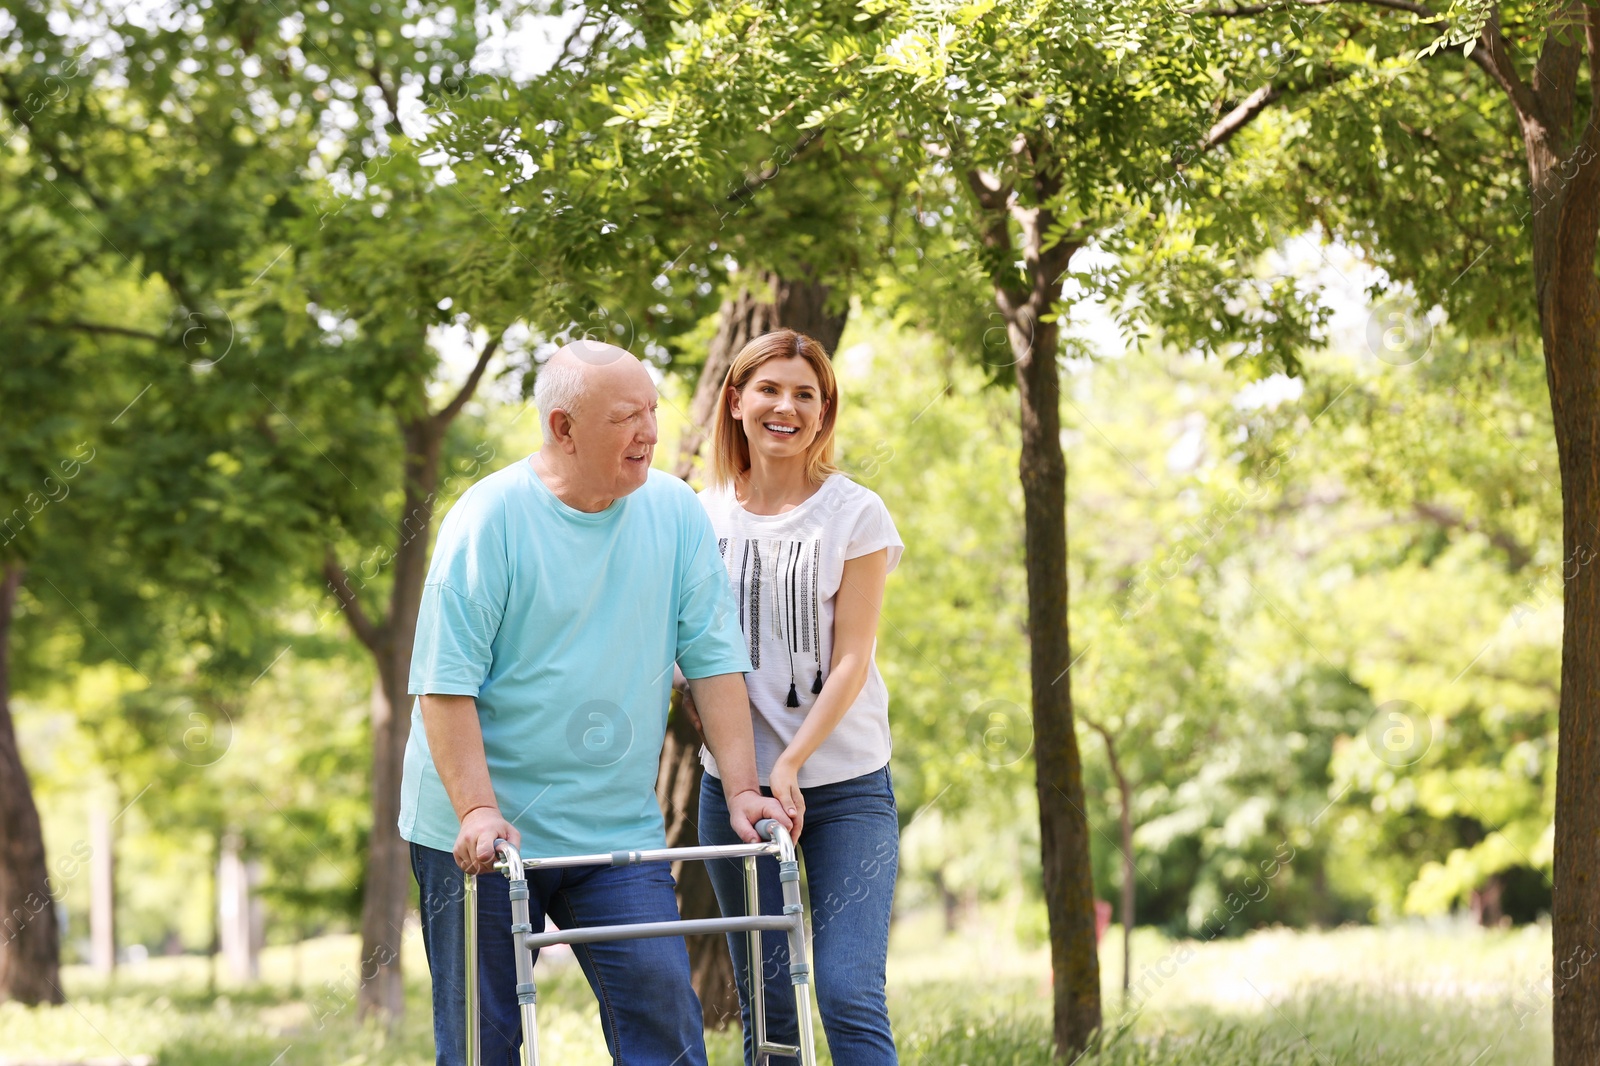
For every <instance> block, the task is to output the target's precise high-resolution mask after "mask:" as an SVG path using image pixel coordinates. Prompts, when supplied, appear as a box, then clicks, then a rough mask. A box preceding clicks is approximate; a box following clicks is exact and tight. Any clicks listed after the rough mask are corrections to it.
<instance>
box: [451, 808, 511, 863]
mask: <svg viewBox="0 0 1600 1066" xmlns="http://www.w3.org/2000/svg"><path fill="white" fill-rule="evenodd" d="M496 840H505V841H509V842H510V844H511V846H512V847H521V846H522V834H521V833H519V832H517V827H516V826H514V825H512V824H511V823H510V822H508V821H506V820H505V818H504V817H503V816H502V815H501V814H500V810H499V808H497V807H474V808H473V809H472V810H470V811H468V812H467V816H466V817H465V818H463V819H461V832H460V833H458V834H456V846H455V848H454V850H453V851H452V854H453V855H455V858H456V865H457V866H459V867H461V869H462V870H463V871H465V872H466V873H469V874H486V873H490V872H492V871H493V870H494V842H495V841H496Z"/></svg>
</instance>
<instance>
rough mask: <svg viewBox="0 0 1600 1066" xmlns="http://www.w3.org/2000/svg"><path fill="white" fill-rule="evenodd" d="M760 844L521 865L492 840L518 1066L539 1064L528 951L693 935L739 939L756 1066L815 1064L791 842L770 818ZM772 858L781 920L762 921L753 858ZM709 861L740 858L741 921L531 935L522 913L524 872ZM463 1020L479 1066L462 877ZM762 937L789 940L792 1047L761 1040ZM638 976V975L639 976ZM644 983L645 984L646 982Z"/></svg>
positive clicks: (472, 929) (473, 927) (473, 897)
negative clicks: (795, 1039)
mask: <svg viewBox="0 0 1600 1066" xmlns="http://www.w3.org/2000/svg"><path fill="white" fill-rule="evenodd" d="M755 828H756V832H757V833H758V834H759V835H760V836H761V839H762V842H761V843H756V844H727V845H720V846H712V847H696V848H655V849H653V850H649V851H614V852H611V853H609V854H599V855H566V856H562V857H559V858H551V859H524V858H522V856H521V855H520V854H518V852H517V849H516V848H514V847H512V846H511V845H510V844H509V843H507V842H506V841H504V840H496V841H495V842H494V846H495V858H496V860H497V861H496V862H495V864H494V868H495V869H496V870H499V871H501V872H502V873H504V874H505V876H506V879H507V880H508V881H510V882H511V922H512V924H511V932H512V935H513V937H514V938H515V939H516V942H517V947H518V949H519V950H518V951H517V1005H518V1009H519V1010H520V1012H521V1014H522V1066H539V1025H538V1014H537V1010H536V1006H537V1000H538V994H537V991H536V990H535V988H534V981H533V953H534V952H536V951H538V950H539V949H540V948H546V947H550V946H551V945H553V944H596V943H601V942H609V941H614V940H642V939H646V938H649V937H663V936H690V935H696V934H718V933H739V932H742V933H745V934H746V936H747V945H748V947H747V950H746V956H747V962H748V965H747V969H748V971H749V977H750V1017H751V1021H752V1024H753V1025H754V1027H755V1034H754V1042H755V1047H756V1062H757V1063H758V1064H759V1063H764V1062H767V1061H769V1059H770V1057H771V1056H773V1055H788V1056H796V1055H797V1056H799V1058H800V1064H801V1066H816V1061H817V1052H816V1043H815V1040H814V1038H813V1035H812V1030H811V995H810V991H811V989H810V986H811V967H810V965H809V963H808V961H807V955H806V918H805V908H804V905H803V904H802V903H801V902H800V865H799V863H798V862H796V861H795V852H794V839H793V838H792V837H791V836H790V835H789V831H788V830H787V829H785V828H784V827H783V826H782V825H780V824H779V823H777V822H776V821H774V820H772V819H770V818H763V819H762V820H761V821H759V822H757V823H756V827H755ZM762 855H770V856H772V857H773V858H775V859H777V860H778V881H779V882H780V884H781V885H782V888H783V914H782V915H763V914H762V913H761V906H760V898H761V896H760V893H759V892H758V891H757V886H756V859H757V858H758V857H759V856H762ZM712 859H743V860H744V898H745V910H746V912H747V913H746V915H745V916H744V917H741V918H693V919H682V920H679V921H675V922H634V923H630V924H625V925H597V926H587V927H584V928H581V929H557V930H554V931H552V932H548V933H535V932H534V931H533V923H532V921H531V919H530V916H529V911H528V881H527V876H526V874H527V871H529V870H554V869H562V868H565V867H572V866H637V865H639V864H640V863H646V862H683V861H688V862H706V861H709V860H712ZM465 877H466V903H465V906H466V953H467V957H466V970H467V974H466V991H467V994H466V1014H467V1063H468V1066H482V1064H483V1047H482V1034H481V1032H480V1030H479V1024H480V1022H479V1017H478V1016H479V1012H480V1007H479V996H478V879H477V877H476V876H475V875H473V874H466V875H465ZM763 931H768V932H780V933H787V934H788V935H789V983H790V984H791V985H793V986H794V999H795V1018H796V1020H797V1021H798V1022H799V1038H800V1044H799V1046H798V1047H795V1046H792V1045H788V1044H774V1043H771V1042H769V1041H768V1040H767V1017H766V990H765V988H764V987H763V985H764V984H765V981H764V979H763V978H764V976H765V975H764V973H763V972H762V971H763V970H764V969H765V967H764V965H763V964H762V963H761V959H762V958H763V954H762V951H761V934H762V932H763ZM641 976H644V975H641ZM646 979H648V978H646Z"/></svg>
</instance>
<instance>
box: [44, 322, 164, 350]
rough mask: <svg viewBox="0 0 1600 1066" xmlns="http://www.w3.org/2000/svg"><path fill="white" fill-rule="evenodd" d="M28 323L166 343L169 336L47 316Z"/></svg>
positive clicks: (124, 327)
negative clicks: (47, 317) (58, 320)
mask: <svg viewBox="0 0 1600 1066" xmlns="http://www.w3.org/2000/svg"><path fill="white" fill-rule="evenodd" d="M27 322H28V325H30V326H38V327H40V328H42V329H59V330H72V331H75V332H78V333H102V334H106V335H108V336H114V337H132V338H134V339H136V340H142V341H153V342H155V343H156V344H166V343H167V338H166V337H162V336H160V335H159V334H155V333H147V332H145V331H144V330H142V329H129V328H128V327H126V326H111V325H106V324H105V323H102V322H78V321H69V322H52V321H50V320H49V319H45V318H30V319H28V320H27Z"/></svg>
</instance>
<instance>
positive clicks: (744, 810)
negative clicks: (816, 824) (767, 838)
mask: <svg viewBox="0 0 1600 1066" xmlns="http://www.w3.org/2000/svg"><path fill="white" fill-rule="evenodd" d="M763 818H771V819H772V820H773V821H774V822H777V823H778V824H779V825H781V826H783V827H784V828H785V829H787V830H789V832H790V833H791V834H793V836H794V838H795V839H796V840H798V839H800V819H798V818H790V817H789V816H788V815H787V814H785V813H784V812H783V804H781V803H779V802H778V801H777V800H775V799H773V798H772V797H771V796H763V795H762V794H761V793H759V792H756V791H754V790H753V789H746V790H745V791H743V792H739V793H735V794H734V795H732V796H729V797H728V824H729V825H731V826H733V831H734V832H735V833H738V834H739V839H740V840H742V841H744V842H745V843H747V844H754V843H756V842H757V841H759V840H760V839H761V834H759V833H757V832H756V823H757V822H759V821H761V819H763Z"/></svg>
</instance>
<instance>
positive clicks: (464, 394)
mask: <svg viewBox="0 0 1600 1066" xmlns="http://www.w3.org/2000/svg"><path fill="white" fill-rule="evenodd" d="M504 339H505V330H501V331H500V335H499V336H498V337H495V338H494V339H493V340H491V341H490V342H489V343H488V344H485V345H484V346H483V351H482V352H480V353H479V354H478V361H477V363H476V364H474V365H473V367H472V373H470V374H468V375H467V380H466V382H465V383H464V384H463V385H462V386H461V391H459V392H457V393H456V395H455V398H454V399H452V400H451V401H450V402H449V403H447V404H445V405H444V407H443V409H441V410H440V411H439V413H438V414H436V415H434V416H433V424H434V425H435V427H437V428H438V430H439V431H440V432H443V431H444V430H445V429H446V428H448V427H449V425H450V423H451V422H454V421H455V420H456V415H459V414H460V413H461V409H462V408H463V407H465V406H466V405H467V401H468V400H470V399H472V394H473V393H474V392H476V391H477V390H478V382H480V381H482V380H483V372H484V371H485V370H486V369H488V366H489V360H490V358H492V357H493V356H494V353H495V351H496V350H497V349H498V348H499V347H500V342H501V341H502V340H504Z"/></svg>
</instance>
